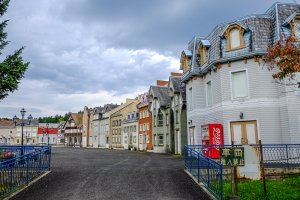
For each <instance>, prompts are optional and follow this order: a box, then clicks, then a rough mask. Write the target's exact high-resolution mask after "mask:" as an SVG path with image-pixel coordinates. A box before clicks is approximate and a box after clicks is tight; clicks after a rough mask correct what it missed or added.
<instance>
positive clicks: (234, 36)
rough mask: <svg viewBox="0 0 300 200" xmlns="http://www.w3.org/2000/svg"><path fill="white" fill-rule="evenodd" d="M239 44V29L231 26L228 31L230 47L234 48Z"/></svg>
mask: <svg viewBox="0 0 300 200" xmlns="http://www.w3.org/2000/svg"><path fill="white" fill-rule="evenodd" d="M240 46H241V40H240V31H239V30H238V29H237V28H233V29H231V31H230V47H231V49H235V48H238V47H240Z"/></svg>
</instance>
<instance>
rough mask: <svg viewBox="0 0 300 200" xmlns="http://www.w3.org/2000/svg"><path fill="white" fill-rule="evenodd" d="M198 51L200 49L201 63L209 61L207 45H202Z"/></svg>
mask: <svg viewBox="0 0 300 200" xmlns="http://www.w3.org/2000/svg"><path fill="white" fill-rule="evenodd" d="M198 51H199V54H200V60H201V65H203V64H204V63H206V61H207V57H208V49H207V48H206V47H205V46H202V45H200V47H199V50H198Z"/></svg>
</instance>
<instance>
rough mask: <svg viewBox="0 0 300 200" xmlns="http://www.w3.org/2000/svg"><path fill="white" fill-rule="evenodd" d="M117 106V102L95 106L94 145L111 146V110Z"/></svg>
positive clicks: (100, 146)
mask: <svg viewBox="0 0 300 200" xmlns="http://www.w3.org/2000/svg"><path fill="white" fill-rule="evenodd" d="M116 107H118V105H116V104H105V105H104V106H103V107H101V106H100V107H95V108H93V132H94V140H93V147H99V148H108V147H109V142H108V141H109V112H110V111H111V110H112V109H114V108H116Z"/></svg>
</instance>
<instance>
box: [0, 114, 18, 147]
mask: <svg viewBox="0 0 300 200" xmlns="http://www.w3.org/2000/svg"><path fill="white" fill-rule="evenodd" d="M15 137H16V125H15V122H14V121H13V120H12V119H7V118H0V145H13V144H14V143H15Z"/></svg>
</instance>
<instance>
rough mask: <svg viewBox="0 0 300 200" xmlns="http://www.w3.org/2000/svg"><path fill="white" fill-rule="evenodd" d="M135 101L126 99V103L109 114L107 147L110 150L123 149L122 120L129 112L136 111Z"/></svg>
mask: <svg viewBox="0 0 300 200" xmlns="http://www.w3.org/2000/svg"><path fill="white" fill-rule="evenodd" d="M137 101H138V100H137V99H126V102H125V103H123V104H121V105H120V106H118V107H117V108H115V109H113V110H112V111H111V112H110V119H109V120H110V128H109V131H110V132H109V146H110V147H111V148H124V146H123V144H124V142H123V131H122V129H123V120H124V119H126V117H127V114H128V113H129V112H134V111H136V110H137V108H136V104H137Z"/></svg>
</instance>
